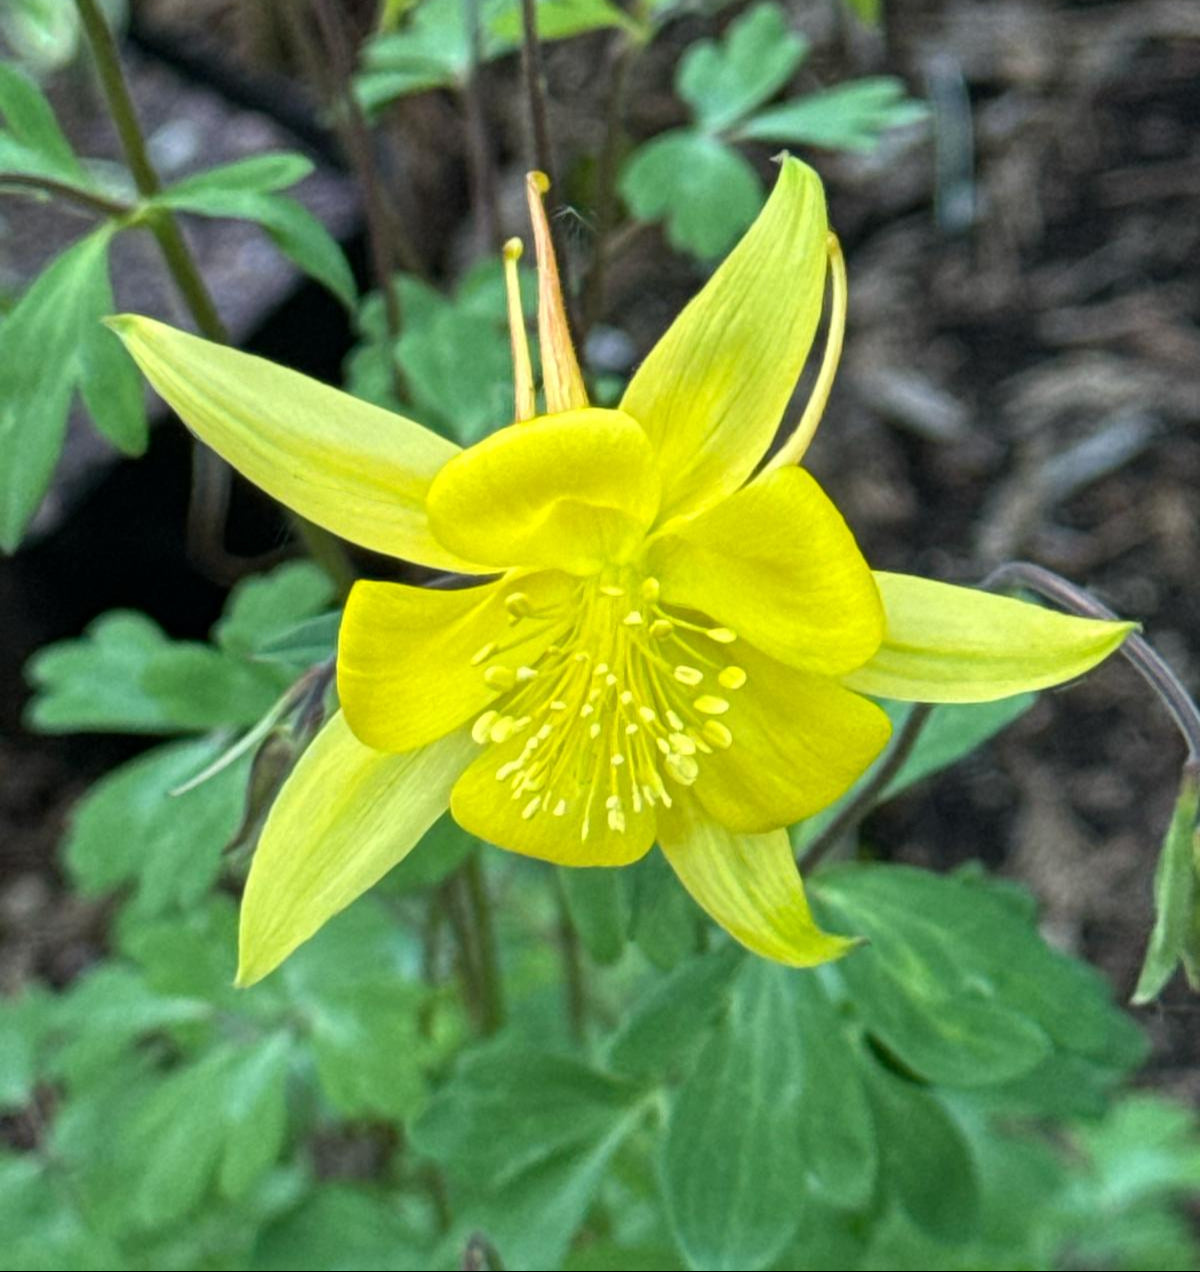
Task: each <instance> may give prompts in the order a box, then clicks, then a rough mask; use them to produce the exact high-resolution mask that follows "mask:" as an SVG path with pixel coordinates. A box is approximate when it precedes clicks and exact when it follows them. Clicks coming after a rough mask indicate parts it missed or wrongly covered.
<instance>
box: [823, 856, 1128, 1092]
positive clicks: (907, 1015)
mask: <svg viewBox="0 0 1200 1272" xmlns="http://www.w3.org/2000/svg"><path fill="white" fill-rule="evenodd" d="M810 893H811V894H812V895H813V897H814V899H815V900H816V901H817V904H818V908H819V909H820V910H821V913H822V914H823V915H828V918H827V919H826V921H827V922H828V923H830V924H831V925H832V926H834V927H835V928H837V930H844V931H848V932H852V933H856V934H862V935H865V936H867V937H868V938H869V940H870V944H869V945H868V946H866V947H865V948H864V949H862V950H859V951H856V952H855V953H853V954H852V955H850V956H849V957H848V958H847V959H846V960H844V962H843V963H842V964H841V965H839V968H838V972H837V974H838V975H839V976H841V977H843V978H844V980H845V982H846V984H847V985H848V986H849V987H850V989H851V991H852V994H853V995H854V1005H855V1008H856V1010H857V1011H859V1012H860V1013H861V1014H862V1016H863V1018H864V1021H865V1024H866V1027H867V1029H868V1030H869V1031H870V1032H872V1033H873V1034H875V1035H876V1036H877V1037H878V1038H879V1039H880V1040H881V1041H882V1042H883V1043H884V1044H885V1045H886V1047H887V1048H888V1049H889V1050H891V1051H892V1052H893V1053H894V1054H895V1055H897V1056H899V1057H900V1059H901V1060H903V1062H904V1063H905V1064H906V1065H908V1066H909V1067H910V1068H912V1069H913V1070H915V1071H916V1072H918V1073H922V1074H924V1075H925V1076H927V1077H930V1078H932V1079H934V1080H937V1081H940V1082H945V1083H947V1084H950V1085H963V1086H979V1085H987V1084H1007V1083H1011V1082H1013V1081H1015V1080H1016V1079H1018V1078H1020V1077H1022V1076H1027V1075H1029V1074H1031V1073H1032V1072H1033V1071H1034V1070H1035V1069H1036V1068H1037V1067H1038V1066H1039V1065H1040V1064H1043V1063H1045V1062H1046V1060H1047V1057H1048V1052H1049V1048H1048V1046H1047V1043H1048V1042H1049V1043H1051V1044H1053V1046H1054V1048H1055V1050H1057V1051H1059V1052H1062V1053H1065V1054H1067V1055H1071V1056H1076V1057H1079V1058H1082V1059H1084V1060H1091V1061H1095V1062H1098V1063H1101V1064H1104V1065H1106V1066H1109V1067H1120V1066H1122V1065H1124V1066H1126V1067H1132V1065H1133V1064H1136V1063H1137V1061H1138V1060H1139V1058H1140V1056H1141V1054H1142V1049H1143V1045H1144V1044H1143V1043H1142V1041H1141V1040H1140V1035H1139V1033H1138V1031H1137V1030H1136V1029H1135V1028H1134V1027H1133V1026H1132V1024H1131V1022H1130V1021H1129V1020H1128V1019H1127V1018H1126V1017H1125V1016H1124V1015H1123V1014H1122V1013H1121V1012H1119V1011H1118V1010H1116V1008H1115V1007H1114V1006H1113V1005H1112V1002H1111V995H1110V992H1109V990H1108V987H1107V985H1105V984H1104V982H1103V981H1102V979H1101V978H1100V977H1099V976H1098V975H1097V974H1096V973H1095V972H1094V971H1093V970H1092V969H1091V968H1089V967H1087V966H1086V965H1084V964H1081V963H1078V962H1076V961H1074V960H1072V959H1070V958H1068V957H1066V956H1065V955H1063V954H1060V953H1058V952H1057V951H1054V950H1051V949H1050V948H1049V947H1048V946H1047V945H1046V944H1045V943H1044V942H1043V941H1042V939H1041V937H1040V935H1039V934H1038V932H1037V930H1036V928H1035V927H1034V925H1033V923H1032V921H1031V919H1030V918H1029V916H1028V914H1027V913H1025V912H1024V911H1022V910H1021V909H1020V908H1019V907H1017V906H1014V905H1013V904H1012V901H1011V899H1010V898H1009V896H1008V895H1007V894H1004V893H999V892H996V891H995V890H994V889H993V888H991V887H990V886H984V885H981V884H980V883H978V882H977V881H974V880H972V879H971V878H969V877H964V876H949V877H947V876H939V875H934V874H931V873H929V872H927V871H922V870H915V869H912V868H911V867H907V866H867V867H848V868H839V869H831V870H829V871H823V872H821V873H820V874H818V875H817V876H815V877H814V878H813V879H812V880H811V881H810ZM823 906H827V907H828V909H824V908H822V907H823ZM838 925H840V927H839V926H838Z"/></svg>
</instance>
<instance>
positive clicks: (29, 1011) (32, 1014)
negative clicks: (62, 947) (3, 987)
mask: <svg viewBox="0 0 1200 1272" xmlns="http://www.w3.org/2000/svg"><path fill="white" fill-rule="evenodd" d="M53 1009H54V1005H53V1000H52V999H51V998H50V996H49V995H48V994H46V993H44V992H42V991H41V990H39V989H35V988H33V987H30V986H27V987H26V988H25V989H24V990H23V991H22V992H21V993H19V994H17V995H16V996H15V997H11V998H0V1112H3V1111H5V1110H8V1109H17V1108H20V1107H21V1105H23V1104H25V1103H26V1102H27V1101H28V1100H29V1099H30V1098H31V1097H32V1095H33V1089H34V1086H35V1085H36V1083H37V1078H38V1058H39V1053H40V1051H41V1048H42V1043H43V1039H44V1037H45V1035H46V1032H47V1030H48V1028H49V1026H50V1022H51V1019H52V1014H53Z"/></svg>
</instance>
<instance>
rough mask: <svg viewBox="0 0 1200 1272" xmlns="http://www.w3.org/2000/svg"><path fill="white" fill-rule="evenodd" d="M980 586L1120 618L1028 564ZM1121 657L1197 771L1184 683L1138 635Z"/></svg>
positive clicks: (1198, 757) (1197, 719) (1193, 715)
mask: <svg viewBox="0 0 1200 1272" xmlns="http://www.w3.org/2000/svg"><path fill="white" fill-rule="evenodd" d="M981 586H982V587H984V588H985V589H986V590H988V591H989V592H995V591H1000V590H1001V589H1004V588H1024V589H1026V590H1027V591H1030V592H1036V593H1037V595H1039V596H1042V597H1045V599H1046V600H1048V601H1053V602H1054V604H1055V605H1058V606H1059V607H1060V608H1062V609H1065V610H1069V611H1070V612H1071V613H1073V614H1079V615H1081V616H1082V617H1084V618H1103V619H1108V620H1110V621H1120V618H1119V615H1117V614H1115V613H1114V612H1113V611H1112V610H1110V609H1109V608H1108V606H1107V605H1104V604H1102V603H1101V602H1100V601H1098V600H1097V599H1096V598H1095V597H1094V596H1093V595H1092V594H1091V593H1090V592H1089V591H1087V590H1086V589H1085V588H1082V587H1079V586H1077V585H1076V584H1074V583H1071V582H1069V581H1068V580H1067V579H1064V578H1063V577H1062V576H1061V575H1059V574H1055V573H1054V571H1053V570H1047V569H1045V568H1044V567H1043V566H1040V565H1032V564H1030V563H1029V562H1028V561H1011V562H1009V563H1008V564H1006V565H1001V566H999V567H998V568H997V569H995V570H993V571H992V572H991V574H989V575H988V576H987V578H986V579H984V581H983V583H982V584H981ZM1121 653H1122V654H1123V655H1124V656H1125V658H1126V659H1128V661H1129V662H1130V663H1132V664H1133V666H1134V668H1135V669H1136V670H1137V672H1138V674H1139V675H1140V676H1141V677H1142V679H1143V680H1145V681H1146V683H1147V684H1148V685H1149V686H1150V687H1151V689H1153V690H1154V692H1155V693H1156V694H1157V695H1158V698H1159V700H1160V701H1161V702H1162V704H1163V706H1165V707H1166V709H1167V711H1168V712H1169V713H1170V715H1171V718H1172V719H1173V720H1174V721H1175V724H1176V726H1177V727H1178V729H1179V732H1180V733H1181V734H1182V735H1183V739H1184V741H1185V742H1186V743H1187V748H1188V758H1187V764H1188V768H1189V769H1198V768H1200V708H1197V706H1196V703H1195V702H1194V701H1193V699H1192V696H1191V694H1189V693H1188V691H1187V690H1186V689H1185V688H1184V686H1183V682H1182V681H1181V680H1180V679H1179V677H1178V676H1177V675H1176V674H1175V672H1174V671H1173V670H1172V668H1171V666H1170V664H1169V663H1168V662H1167V661H1166V659H1165V658H1163V656H1162V655H1161V654H1160V653H1159V652H1158V651H1157V650H1156V649H1155V648H1154V647H1153V645H1151V644H1150V642H1149V641H1148V640H1146V638H1145V637H1144V636H1142V635H1141V634H1140V633H1138V632H1131V633H1130V634H1129V636H1127V637H1126V639H1125V642H1124V644H1123V645H1122V646H1121Z"/></svg>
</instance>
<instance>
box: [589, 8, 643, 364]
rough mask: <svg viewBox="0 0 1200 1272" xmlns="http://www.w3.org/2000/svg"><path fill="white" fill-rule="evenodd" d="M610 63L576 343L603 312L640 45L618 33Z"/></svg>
mask: <svg viewBox="0 0 1200 1272" xmlns="http://www.w3.org/2000/svg"><path fill="white" fill-rule="evenodd" d="M617 39H618V41H619V44H618V48H617V54H616V57H615V58H614V61H613V69H612V87H611V89H610V90H609V94H608V103H607V109H606V119H605V129H604V143H603V145H602V147H601V149H600V155H599V158H598V159H597V161H596V241H595V244H594V246H593V248H592V268H591V269H590V270H589V272H588V277H587V283H586V285H585V287H584V297H583V327H582V330H581V331H580V332H579V333H578V334H579V338H580V340H582V339H583V337H584V336H585V335H586V334H587V331H588V330H589V329H590V328H591V327H592V325H593V324H594V323H595V322H597V321H598V320H599V318H600V316H601V314H602V313H603V311H604V285H605V282H606V278H605V272H606V270H607V267H608V257H609V249H610V247H611V242H610V237H611V235H612V231H613V228H614V226H615V225H616V222H617V197H616V183H617V156H618V154H619V153H620V149H621V132H622V129H623V128H624V124H625V92H626V89H627V87H628V85H629V76H630V72H631V71H632V69H633V64H634V63H635V62H636V61H637V58H638V55H639V53H640V52H641V50H642V46H641V44H639V43H638V42H636V41H634V40H633V39H631V38H630V37H629V36H628V35H626V34H624V33H622V34H619V35H618V36H617Z"/></svg>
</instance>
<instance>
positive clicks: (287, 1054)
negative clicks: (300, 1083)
mask: <svg viewBox="0 0 1200 1272" xmlns="http://www.w3.org/2000/svg"><path fill="white" fill-rule="evenodd" d="M291 1055H292V1040H291V1038H290V1037H289V1036H288V1035H287V1034H285V1033H278V1034H274V1035H268V1036H267V1037H266V1038H264V1039H263V1040H262V1041H260V1042H257V1043H255V1044H253V1045H251V1046H249V1047H247V1048H246V1049H245V1050H244V1051H243V1052H242V1053H241V1054H240V1055H238V1056H237V1058H236V1060H235V1062H234V1063H233V1065H232V1066H231V1068H230V1071H229V1073H228V1075H227V1077H226V1079H225V1109H224V1117H225V1119H226V1124H227V1128H228V1129H227V1133H226V1136H225V1146H224V1150H223V1151H222V1154H221V1159H220V1165H219V1168H218V1172H217V1187H218V1189H219V1190H220V1192H221V1193H222V1195H223V1196H225V1197H227V1198H228V1199H229V1200H230V1201H238V1200H239V1199H240V1198H242V1197H244V1196H245V1195H246V1194H247V1193H249V1192H250V1191H251V1190H252V1189H253V1188H254V1187H255V1186H256V1185H257V1184H258V1183H259V1182H260V1180H262V1178H263V1177H264V1176H265V1175H266V1173H267V1172H268V1171H269V1170H270V1169H271V1167H272V1166H274V1165H275V1162H276V1160H277V1159H278V1157H279V1154H280V1152H281V1151H282V1149H283V1146H284V1140H285V1139H286V1136H287V1126H288V1106H287V1076H288V1069H289V1067H290V1064H291Z"/></svg>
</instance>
